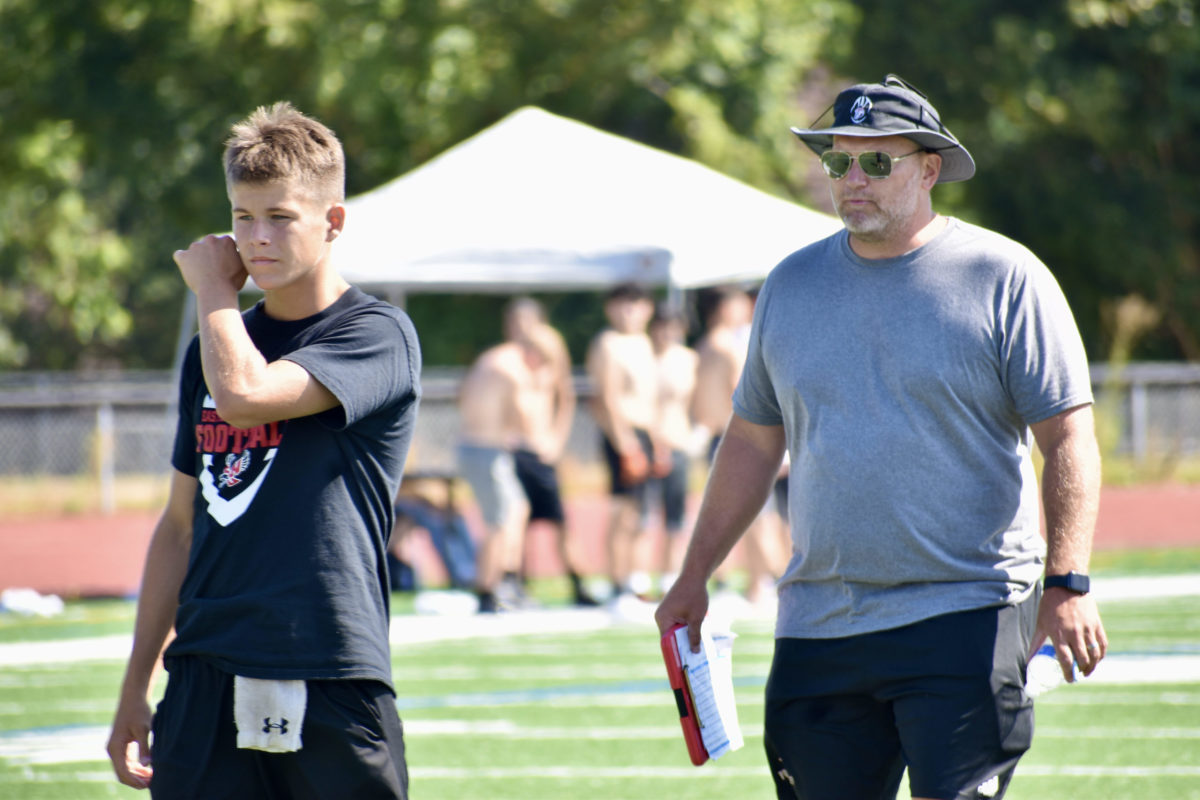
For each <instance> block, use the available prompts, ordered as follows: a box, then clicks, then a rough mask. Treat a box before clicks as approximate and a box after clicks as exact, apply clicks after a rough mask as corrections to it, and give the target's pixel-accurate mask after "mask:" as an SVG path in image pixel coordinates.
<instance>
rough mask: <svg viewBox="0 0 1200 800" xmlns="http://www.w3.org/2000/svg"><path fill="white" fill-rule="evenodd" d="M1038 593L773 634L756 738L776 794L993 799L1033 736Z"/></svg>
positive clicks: (832, 798) (815, 799)
mask: <svg viewBox="0 0 1200 800" xmlns="http://www.w3.org/2000/svg"><path fill="white" fill-rule="evenodd" d="M1039 599H1040V595H1039V593H1037V592H1035V593H1034V594H1033V596H1031V597H1030V598H1029V599H1028V600H1026V601H1024V602H1023V603H1020V604H1018V605H1014V606H998V607H993V608H982V609H975V610H971V611H962V612H959V613H955V614H945V615H942V616H938V617H933V618H931V619H927V620H922V621H921V622H917V623H914V624H912V625H907V626H905V627H903V628H896V629H893V630H887V631H878V632H875V633H867V634H862V635H860V636H851V637H846V638H841V639H789V638H781V639H777V640H776V643H775V657H774V660H773V662H772V664H771V674H770V677H769V678H768V680H767V691H766V715H765V716H766V720H765V729H766V730H765V737H764V745H765V747H766V751H767V760H768V763H769V764H770V768H771V773H772V775H773V776H774V778H775V785H776V792H777V794H778V797H780V798H789V800H791V799H792V798H805V800H842V798H851V797H854V798H858V797H863V798H866V797H871V798H875V797H895V795H896V790H897V787H898V786H899V783H900V779H901V776H902V775H903V773H904V769H905V768H906V767H907V768H908V773H909V783H910V785H911V787H912V792H913V796H915V797H932V798H947V800H968V799H971V798H1000V797H1003V795H1004V792H1005V791H1006V790H1007V788H1008V783H1009V781H1010V780H1011V779H1012V775H1013V771H1014V769H1015V768H1016V764H1017V760H1018V759H1020V757H1021V755H1022V754H1023V753H1024V752H1025V751H1026V750H1028V749H1029V746H1030V744H1032V741H1033V701H1032V700H1031V699H1030V698H1029V696H1028V695H1027V694H1026V693H1025V689H1024V684H1025V664H1026V660H1027V657H1028V653H1029V645H1030V642H1031V639H1032V636H1033V630H1034V626H1035V623H1036V616H1037V605H1038V600H1039Z"/></svg>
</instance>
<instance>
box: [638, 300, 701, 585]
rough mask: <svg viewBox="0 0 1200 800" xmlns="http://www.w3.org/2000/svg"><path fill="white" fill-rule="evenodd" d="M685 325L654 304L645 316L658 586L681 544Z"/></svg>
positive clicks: (688, 426) (688, 363) (688, 390)
mask: <svg viewBox="0 0 1200 800" xmlns="http://www.w3.org/2000/svg"><path fill="white" fill-rule="evenodd" d="M685 333H686V325H685V324H684V321H683V318H682V316H681V315H680V314H679V312H677V311H674V310H672V309H670V308H667V307H666V306H665V305H660V306H659V308H658V309H656V310H655V312H654V318H653V319H651V320H650V341H651V343H652V344H653V346H654V357H655V362H656V365H657V370H656V377H657V380H658V420H657V423H656V425H655V430H654V436H653V438H654V451H655V456H656V459H655V460H656V462H657V463H656V465H655V470H654V473H655V478H654V481H653V486H654V490H655V494H658V495H659V498H660V502H661V504H662V512H663V532H664V533H665V536H664V541H663V547H662V553H661V556H660V558H659V563H658V569H659V589H660V590H661V591H663V592H666V591H667V590H668V589H669V588H671V583H673V582H674V580H675V576H676V575H678V573H679V567H680V565H681V564H682V563H683V552H684V550H685V549H686V547H687V537H686V536H684V519H685V516H686V514H687V495H688V475H689V473H690V471H691V465H692V460H691V455H692V453H691V450H692V449H693V443H694V441H695V435H694V433H693V426H692V414H691V406H692V400H693V397H694V395H695V391H696V367H697V363H698V361H699V357H698V356H697V354H696V351H695V350H693V349H692V348H690V347H688V346H687V345H685V344H684V343H683V338H684V334H685Z"/></svg>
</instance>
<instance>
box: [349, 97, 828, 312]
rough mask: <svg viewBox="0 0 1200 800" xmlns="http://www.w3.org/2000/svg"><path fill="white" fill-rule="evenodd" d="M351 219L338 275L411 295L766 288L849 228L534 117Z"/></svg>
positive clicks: (510, 121) (390, 191) (497, 128)
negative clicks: (755, 283)
mask: <svg viewBox="0 0 1200 800" xmlns="http://www.w3.org/2000/svg"><path fill="white" fill-rule="evenodd" d="M781 135H783V134H781ZM347 207H348V210H349V215H348V218H347V223H346V229H345V232H344V233H343V235H342V236H340V237H339V238H338V241H337V243H336V244H335V246H334V253H335V255H334V259H335V263H336V264H337V266H338V268H339V271H340V272H341V273H342V274H343V275H344V276H345V277H346V279H347V280H349V281H350V282H351V283H355V284H359V285H361V286H364V287H384V288H389V289H398V290H399V291H401V292H429V291H445V292H505V293H507V292H522V291H531V290H544V291H569V290H586V289H602V288H606V287H609V286H612V285H614V284H616V283H620V282H622V281H639V282H642V283H644V284H646V285H657V286H661V285H667V286H670V287H672V288H675V289H687V288H693V287H698V286H706V285H714V284H720V283H729V282H739V281H750V280H757V279H761V278H763V277H764V276H765V275H766V274H767V272H769V271H770V269H771V268H772V267H774V266H775V264H776V263H778V262H779V260H780V259H782V258H783V257H784V256H786V255H787V254H788V253H790V252H792V251H793V250H796V249H798V248H800V247H803V246H804V245H806V244H808V243H810V242H812V241H815V240H817V239H820V238H823V237H825V236H827V235H829V234H830V233H832V232H834V231H835V230H837V229H839V228H840V227H841V223H840V222H839V221H838V220H836V219H835V218H833V217H830V216H828V215H826V214H822V213H819V212H816V211H812V210H810V209H807V208H804V207H802V206H799V205H796V204H794V203H790V202H787V201H786V200H781V199H779V198H777V197H773V196H771V195H769V194H766V193H765V192H762V191H759V190H758V189H755V188H752V187H750V186H748V185H746V184H744V183H741V182H739V181H736V180H734V179H733V178H730V177H728V176H726V175H722V174H721V173H719V172H716V171H715V170H712V169H709V168H708V167H705V166H703V165H701V164H699V163H697V162H694V161H690V160H688V159H685V158H681V157H679V156H674V155H671V154H669V153H666V152H663V151H660V150H656V149H654V148H651V147H647V146H645V145H642V144H638V143H637V142H634V141H631V140H629V139H624V138H622V137H619V136H614V135H612V134H609V133H605V132H603V131H600V130H597V129H595V128H592V127H590V126H588V125H584V124H583V123H580V122H576V121H574V120H570V119H566V118H563V117H559V116H555V115H553V114H550V113H548V112H546V111H543V110H541V109H538V108H533V107H526V108H522V109H520V110H518V111H515V112H513V113H512V114H510V115H509V116H507V117H505V118H504V119H502V120H500V121H499V122H497V123H496V124H495V125H493V126H491V127H489V128H487V129H485V130H483V131H481V132H480V133H478V134H476V135H475V136H473V137H471V138H470V139H467V140H465V141H463V142H461V143H460V144H458V145H456V146H454V147H452V148H450V149H449V150H447V151H446V152H444V153H443V154H441V155H440V156H438V157H436V158H434V159H432V160H431V161H429V162H427V163H426V164H424V165H422V166H420V167H418V168H417V169H414V170H413V171H411V172H409V173H407V174H405V175H402V176H401V177H399V178H396V179H395V180H392V181H391V182H389V183H386V184H384V185H383V186H380V187H378V188H376V189H374V190H372V191H370V192H367V193H365V194H361V195H359V196H357V197H355V198H353V199H351V200H349V201H348V202H347Z"/></svg>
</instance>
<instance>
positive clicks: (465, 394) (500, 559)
mask: <svg viewBox="0 0 1200 800" xmlns="http://www.w3.org/2000/svg"><path fill="white" fill-rule="evenodd" d="M537 361H538V359H537V358H536V356H535V355H534V353H533V351H532V350H531V348H529V347H527V346H526V345H525V344H523V343H520V342H504V343H502V344H498V345H496V346H494V347H491V348H489V349H487V350H485V351H484V352H483V353H482V354H481V355H480V356H479V357H478V358H477V359H476V360H475V363H474V364H472V365H471V368H470V369H469V370H468V371H467V374H466V376H465V377H464V378H463V381H462V385H461V386H460V387H459V392H458V412H459V419H460V425H461V427H460V432H459V446H458V468H459V472H460V473H461V474H462V476H463V477H464V478H465V479H466V481H467V483H469V484H470V486H471V490H472V491H473V492H474V494H475V501H476V502H477V503H478V504H479V511H480V514H481V516H482V517H483V522H484V525H485V527H486V530H485V534H484V539H483V542H482V543H481V544H480V547H479V551H478V556H477V565H476V570H475V573H476V574H475V584H476V585H475V591H476V594H477V595H478V597H479V610H480V612H483V613H489V612H494V611H496V610H497V601H496V588H497V586H498V585H499V583H500V578H501V576H502V575H503V573H504V569H505V565H506V559H507V558H508V557H509V554H510V553H511V552H512V550H513V548H514V543H515V542H517V541H519V537H520V536H521V533H522V531H523V530H524V528H525V522H526V519H527V518H528V515H529V505H528V503H527V502H526V500H525V495H524V492H523V491H522V490H521V484H520V482H519V481H518V480H517V473H516V466H515V464H514V461H513V455H512V451H513V449H514V448H515V447H516V445H517V443H518V442H519V441H520V439H521V425H520V420H521V406H522V403H523V402H526V393H527V391H528V387H529V386H530V383H531V376H532V368H531V362H534V363H537Z"/></svg>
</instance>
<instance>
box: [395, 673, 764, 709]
mask: <svg viewBox="0 0 1200 800" xmlns="http://www.w3.org/2000/svg"><path fill="white" fill-rule="evenodd" d="M766 683H767V678H766V676H765V675H749V676H744V677H737V678H734V679H733V685H734V686H736V687H740V688H751V689H757V688H760V687H762V686H765V685H766ZM658 691H663V692H666V691H668V684H667V681H666V678H665V676H664V678H663V680H661V681H658V680H653V681H626V682H625V683H596V684H583V685H580V684H572V685H570V686H545V687H541V688H538V689H509V690H506V691H500V692H459V693H455V694H443V695H435V696H430V697H420V696H409V697H397V698H396V707H397V708H399V709H400V710H401V711H405V710H412V709H417V708H456V707H460V706H507V705H517V704H519V703H536V702H538V701H539V700H549V699H551V698H555V697H580V696H583V695H595V694H633V693H636V692H658Z"/></svg>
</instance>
